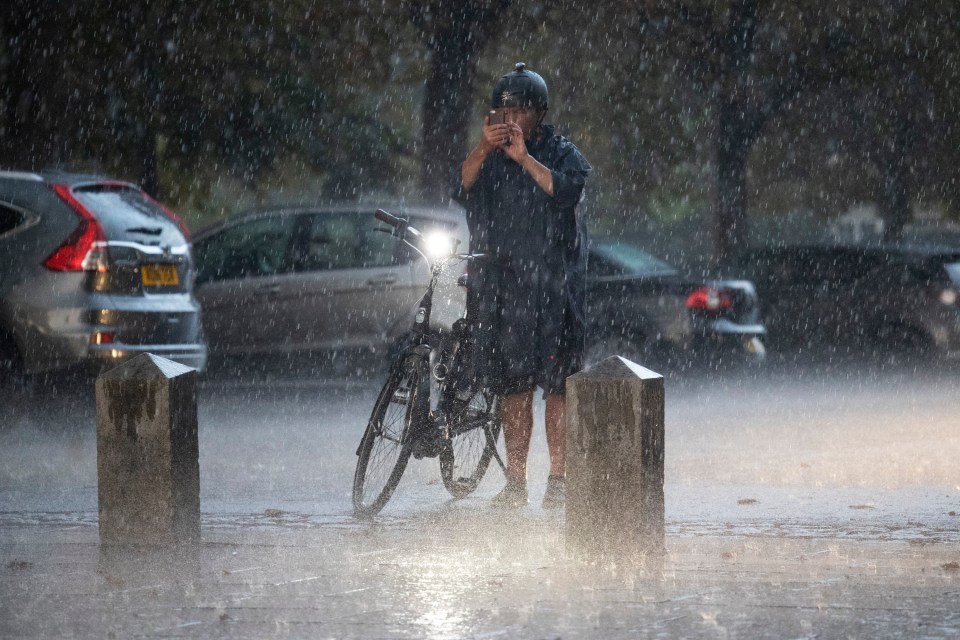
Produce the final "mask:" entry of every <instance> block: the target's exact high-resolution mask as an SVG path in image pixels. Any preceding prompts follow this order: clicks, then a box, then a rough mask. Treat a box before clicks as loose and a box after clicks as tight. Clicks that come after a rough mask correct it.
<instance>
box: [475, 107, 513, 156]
mask: <svg viewBox="0 0 960 640" xmlns="http://www.w3.org/2000/svg"><path fill="white" fill-rule="evenodd" d="M512 126H516V125H512ZM510 127H511V125H509V124H490V116H489V115H488V116H486V117H485V118H484V119H483V132H482V133H481V135H480V144H481V146H483V148H484V149H483V150H484V151H485V152H486V153H490V152H491V151H493V150H494V149H497V148H503V147H504V146H506V145H507V143H508V142H510Z"/></svg>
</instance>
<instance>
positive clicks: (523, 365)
mask: <svg viewBox="0 0 960 640" xmlns="http://www.w3.org/2000/svg"><path fill="white" fill-rule="evenodd" d="M527 150H528V152H529V153H530V155H531V156H533V157H534V158H536V160H537V161H538V162H540V163H541V164H542V165H544V166H545V167H547V168H548V169H550V170H551V172H552V173H553V191H554V196H553V197H552V198H551V197H550V196H549V195H547V194H546V193H545V192H544V191H543V190H542V189H540V187H538V186H537V185H536V183H535V182H534V181H533V178H531V177H530V176H529V175H527V174H526V172H524V170H523V169H522V168H521V167H520V165H519V164H517V163H516V162H514V161H513V160H511V159H510V158H508V157H507V156H506V155H505V154H504V153H502V152H500V151H495V152H493V153H491V154H490V155H489V156H487V158H486V159H485V160H484V163H483V167H482V168H481V170H480V174H479V176H478V178H477V181H476V183H474V184H473V186H472V187H471V189H470V190H469V191H467V190H465V189H464V188H463V185H462V183H461V184H460V185H459V188H458V189H457V190H456V191H455V193H454V199H455V200H457V201H458V202H460V203H461V204H462V205H463V206H464V207H465V208H466V211H467V226H468V228H469V230H470V250H471V252H491V253H495V254H497V255H498V256H500V257H503V258H506V259H507V260H508V261H509V268H508V269H503V268H500V267H496V266H492V265H488V264H484V263H481V262H474V263H473V264H472V266H471V267H470V274H469V276H468V279H467V282H468V293H467V308H468V317H469V319H470V321H471V324H472V327H473V332H474V336H475V339H476V340H475V349H474V359H473V372H472V375H473V376H476V377H477V378H480V379H484V380H486V382H487V384H488V385H490V386H491V387H492V388H494V389H496V390H498V391H500V392H502V393H508V394H510V393H520V392H524V391H529V390H532V389H534V388H535V387H537V386H540V387H543V389H544V391H545V392H546V393H551V394H554V393H555V394H563V393H564V392H565V380H566V378H567V376H570V375H572V374H574V373H576V372H577V371H579V370H580V369H581V367H582V359H583V343H584V323H585V318H584V311H585V310H584V306H585V300H584V289H585V278H586V249H587V239H586V224H585V220H584V218H583V214H582V213H581V212H580V211H579V210H578V206H577V205H578V204H579V203H580V200H581V197H582V195H583V188H584V183H585V181H586V178H587V175H588V174H589V173H590V171H591V166H590V163H588V162H587V160H586V158H584V157H583V155H582V154H581V153H580V151H579V150H578V149H577V148H576V147H575V146H574V145H573V143H571V142H570V141H569V140H567V139H566V138H564V137H563V136H560V135H555V134H554V131H553V127H552V126H550V125H541V131H540V135H539V136H538V137H537V138H536V139H535V140H533V141H527Z"/></svg>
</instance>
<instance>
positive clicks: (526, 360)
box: [472, 268, 583, 395]
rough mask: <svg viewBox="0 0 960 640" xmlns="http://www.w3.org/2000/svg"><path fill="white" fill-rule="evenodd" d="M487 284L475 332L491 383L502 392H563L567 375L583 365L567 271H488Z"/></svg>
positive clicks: (482, 370)
mask: <svg viewBox="0 0 960 640" xmlns="http://www.w3.org/2000/svg"><path fill="white" fill-rule="evenodd" d="M554 273H556V272H554ZM484 284H485V285H486V286H485V287H484V288H483V290H482V291H481V292H479V293H477V292H473V293H474V295H473V296H472V298H473V299H474V303H475V304H478V305H480V308H479V311H480V312H479V314H477V316H476V317H479V320H480V321H479V323H478V324H479V326H476V327H475V328H474V335H475V336H476V338H477V339H478V341H477V346H478V347H479V353H478V355H479V361H478V363H477V364H478V366H479V373H481V375H482V377H484V378H485V379H486V383H487V385H488V386H490V387H491V388H492V389H494V390H496V391H497V392H499V393H503V394H514V393H525V392H528V391H532V390H534V389H535V388H537V387H541V388H543V390H544V392H545V393H547V394H560V395H563V394H564V393H565V392H566V379H567V377H568V376H571V375H573V374H574V373H576V372H578V371H580V369H581V368H582V360H583V357H582V356H583V340H582V335H583V331H582V330H579V331H578V326H577V323H576V320H575V318H574V316H573V313H571V311H570V306H569V304H568V302H567V297H566V294H565V291H564V282H563V279H562V276H561V277H556V276H555V275H551V274H550V273H548V272H547V270H545V269H533V268H530V269H526V270H524V269H522V268H518V269H516V270H513V271H507V272H502V273H500V274H496V275H494V276H492V277H491V276H490V275H489V274H488V276H487V277H486V278H485V279H484Z"/></svg>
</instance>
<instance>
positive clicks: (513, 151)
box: [494, 122, 528, 164]
mask: <svg viewBox="0 0 960 640" xmlns="http://www.w3.org/2000/svg"><path fill="white" fill-rule="evenodd" d="M494 126H496V125H494ZM503 126H504V128H506V129H507V134H508V136H507V137H508V140H509V142H510V144H509V145H508V144H506V142H504V143H503V144H501V145H500V148H501V149H503V152H504V153H505V154H507V157H508V158H510V159H511V160H513V161H514V162H516V163H518V164H523V159H524V158H525V157H526V156H527V155H528V154H527V143H526V142H525V141H524V139H523V129H521V128H520V125H518V124H517V123H516V122H510V123H508V124H505V125H503Z"/></svg>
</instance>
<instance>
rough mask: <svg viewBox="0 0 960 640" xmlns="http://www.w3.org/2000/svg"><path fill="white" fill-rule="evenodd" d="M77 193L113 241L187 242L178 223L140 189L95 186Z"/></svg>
mask: <svg viewBox="0 0 960 640" xmlns="http://www.w3.org/2000/svg"><path fill="white" fill-rule="evenodd" d="M73 194H74V196H76V198H77V200H79V201H80V202H81V203H82V204H83V205H84V206H85V207H87V208H88V209H89V210H90V211H91V212H92V213H93V214H94V215H95V216H96V217H97V220H99V221H100V224H102V225H103V228H104V231H106V233H107V237H108V238H110V239H111V240H117V239H131V240H138V241H143V240H145V239H153V240H156V241H157V242H160V243H163V244H183V243H184V242H186V239H185V238H184V237H183V234H182V233H180V229H179V228H178V227H177V224H176V223H175V222H174V221H173V220H171V219H170V217H169V216H167V214H166V213H165V212H164V211H163V209H161V208H160V207H159V206H157V204H156V203H155V202H153V201H152V200H150V198H148V197H147V196H146V195H145V194H144V193H143V192H142V191H140V190H139V189H133V188H130V187H126V186H114V185H93V186H84V187H79V188H75V189H74V190H73Z"/></svg>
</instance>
